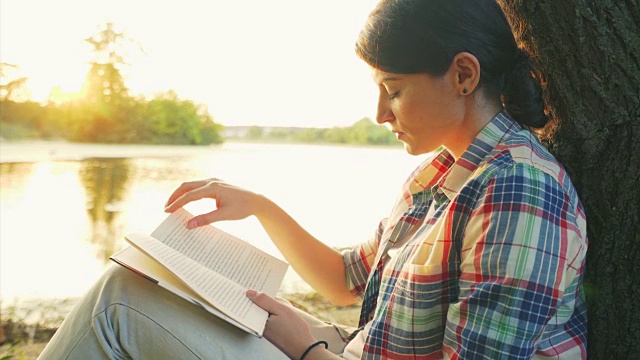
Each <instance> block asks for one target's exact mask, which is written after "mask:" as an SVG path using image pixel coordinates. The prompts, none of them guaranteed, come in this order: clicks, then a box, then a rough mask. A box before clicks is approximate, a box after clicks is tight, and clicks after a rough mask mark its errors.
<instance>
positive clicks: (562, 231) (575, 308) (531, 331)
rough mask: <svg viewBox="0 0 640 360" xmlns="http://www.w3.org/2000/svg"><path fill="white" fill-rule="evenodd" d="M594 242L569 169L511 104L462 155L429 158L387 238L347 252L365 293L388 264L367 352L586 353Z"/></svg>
mask: <svg viewBox="0 0 640 360" xmlns="http://www.w3.org/2000/svg"><path fill="white" fill-rule="evenodd" d="M407 230H412V231H407ZM403 234H407V235H406V236H407V237H408V240H407V239H403V240H405V241H407V242H406V244H405V245H404V246H402V247H401V248H400V250H399V251H398V252H397V254H396V255H394V256H393V257H392V258H389V257H388V255H387V250H388V249H389V248H390V247H393V244H394V243H395V242H396V241H398V240H400V239H402V237H403V236H404V235H403ZM586 251H587V233H586V220H585V214H584V209H583V208H582V205H581V204H580V201H579V199H578V196H577V194H576V190H575V189H574V187H573V185H572V184H571V182H570V180H569V177H568V175H567V173H566V172H565V170H564V169H563V168H562V166H561V165H560V164H559V163H558V162H557V161H556V160H555V158H554V157H553V156H552V155H550V154H549V152H548V151H547V150H546V149H545V148H544V147H543V146H542V145H541V144H540V143H539V142H538V140H537V138H536V137H535V136H534V135H533V134H532V133H531V132H529V131H528V130H525V129H523V128H521V127H520V126H519V125H518V124H517V123H516V122H514V121H513V120H512V119H510V118H509V117H508V116H507V114H506V113H504V112H503V113H500V114H498V115H497V116H496V117H495V118H494V119H493V120H492V121H491V122H490V123H489V124H487V126H485V127H484V129H483V130H482V131H481V132H480V134H478V136H477V137H476V138H475V139H474V141H473V142H472V143H471V145H470V146H469V148H468V149H467V151H466V152H465V153H464V154H463V155H462V156H461V157H460V158H459V159H458V160H457V161H454V158H453V157H452V156H451V155H450V154H449V153H448V152H447V151H446V150H444V151H442V152H440V153H438V154H436V155H434V156H433V157H432V158H430V159H428V160H427V161H426V162H424V163H423V164H422V165H420V166H419V167H418V168H417V169H416V170H415V171H414V173H413V174H412V175H411V176H410V177H409V179H408V180H407V182H406V183H405V185H404V187H403V193H402V196H400V198H399V200H398V201H397V203H396V205H395V207H394V209H393V211H392V213H391V214H390V216H389V218H388V219H385V220H383V221H382V222H381V224H380V227H379V230H378V233H377V235H376V236H375V237H374V238H373V239H371V240H370V241H369V242H366V243H363V244H360V245H357V246H356V247H355V248H354V249H352V250H350V251H347V252H345V253H344V254H343V255H344V261H345V264H346V268H347V281H348V285H349V287H350V290H351V291H352V292H353V293H354V294H356V295H358V296H362V295H363V293H364V290H365V287H366V285H367V281H368V280H369V279H370V275H371V274H372V273H373V271H372V269H375V268H376V267H377V266H378V264H379V262H380V261H385V260H386V261H387V263H386V265H385V267H384V270H383V273H382V276H381V277H380V278H381V279H380V283H379V284H380V285H379V292H378V297H377V306H375V309H374V311H373V313H372V314H370V316H369V317H368V319H371V329H370V330H369V332H368V333H367V334H365V335H366V341H365V347H364V351H363V355H362V358H363V359H379V358H391V359H416V358H419V359H441V358H451V359H476V358H486V359H502V358H509V359H530V358H534V357H535V358H537V359H579V358H586V336H587V330H586V329H587V319H586V304H585V299H584V292H583V290H582V278H583V274H584V265H585V255H586ZM373 285H374V286H375V284H373Z"/></svg>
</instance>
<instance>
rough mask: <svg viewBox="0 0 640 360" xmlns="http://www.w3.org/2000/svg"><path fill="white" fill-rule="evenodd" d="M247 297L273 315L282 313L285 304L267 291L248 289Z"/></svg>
mask: <svg viewBox="0 0 640 360" xmlns="http://www.w3.org/2000/svg"><path fill="white" fill-rule="evenodd" d="M247 297H248V298H249V299H251V301H253V302H254V303H255V304H256V305H258V306H259V307H261V308H263V309H264V310H266V311H267V312H268V313H269V314H271V315H276V316H277V315H281V314H282V309H283V307H284V305H282V303H280V302H278V301H276V300H275V299H274V298H272V297H271V296H269V295H267V294H265V293H262V292H257V291H255V290H247Z"/></svg>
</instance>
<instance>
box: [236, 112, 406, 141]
mask: <svg viewBox="0 0 640 360" xmlns="http://www.w3.org/2000/svg"><path fill="white" fill-rule="evenodd" d="M231 137H232V138H236V139H242V140H250V141H273V142H298V143H327V144H352V145H399V144H400V142H398V140H397V139H396V137H395V135H394V134H393V133H392V132H390V131H389V130H387V129H386V128H384V127H382V126H379V125H377V124H375V123H374V122H373V121H371V119H369V118H366V117H365V118H363V119H361V120H359V121H357V122H356V123H355V124H353V125H351V126H347V127H332V128H287V127H275V128H271V127H261V126H251V127H249V128H248V129H246V132H242V133H236V134H234V135H232V136H231Z"/></svg>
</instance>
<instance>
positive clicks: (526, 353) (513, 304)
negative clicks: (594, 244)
mask: <svg viewBox="0 0 640 360" xmlns="http://www.w3.org/2000/svg"><path fill="white" fill-rule="evenodd" d="M575 210H576V209H575V208H574V206H573V205H572V201H571V199H570V198H569V197H568V195H567V194H566V193H565V192H564V190H563V189H562V188H561V186H560V185H559V184H558V182H557V181H556V180H555V179H554V178H553V177H551V176H550V175H548V174H546V173H544V172H542V171H540V170H538V169H535V168H533V167H531V166H529V165H525V164H515V165H514V166H513V167H511V168H509V169H507V170H506V171H504V172H503V173H501V174H499V175H497V176H496V177H495V178H493V179H492V180H490V182H489V183H488V186H487V188H486V192H485V193H484V194H482V196H481V197H480V198H479V200H478V203H477V204H476V206H475V207H474V211H473V213H472V215H471V218H470V219H469V223H468V224H467V226H466V230H465V235H464V243H463V245H462V252H461V258H462V262H461V264H460V270H461V275H460V282H459V284H460V295H459V301H457V302H455V303H453V304H451V305H450V306H449V309H448V316H447V323H446V329H445V336H444V344H443V350H444V352H445V354H448V355H449V356H451V357H460V358H474V357H487V358H492V359H502V358H509V359H529V358H531V357H533V355H534V353H535V351H536V349H537V348H538V346H539V345H540V344H539V341H540V338H541V335H542V334H543V333H544V332H545V330H547V329H548V326H549V324H550V321H551V322H553V321H554V320H552V319H553V317H554V316H556V314H557V313H558V310H559V308H560V307H561V304H565V305H564V309H563V312H565V314H564V315H563V316H566V319H568V318H569V316H570V315H571V312H572V309H571V305H569V304H572V303H573V300H575V296H576V292H575V291H576V290H577V289H578V288H579V287H578V286H577V285H578V283H579V276H580V274H579V270H578V269H581V268H582V266H583V263H584V255H585V250H586V241H585V240H586V239H585V238H583V237H582V236H583V235H581V233H580V229H579V226H578V222H579V220H578V219H577V218H576V212H575ZM566 319H565V320H566ZM556 321H557V320H556ZM556 325H558V324H556ZM560 326H562V325H561V324H560ZM574 340H575V339H570V338H569V339H563V341H564V342H565V343H564V344H563V345H561V346H560V347H564V346H570V345H569V343H570V342H572V341H574Z"/></svg>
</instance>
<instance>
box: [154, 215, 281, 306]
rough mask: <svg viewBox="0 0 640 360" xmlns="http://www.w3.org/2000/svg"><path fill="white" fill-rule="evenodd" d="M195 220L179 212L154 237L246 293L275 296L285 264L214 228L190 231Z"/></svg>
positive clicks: (166, 221)
mask: <svg viewBox="0 0 640 360" xmlns="http://www.w3.org/2000/svg"><path fill="white" fill-rule="evenodd" d="M192 217H193V215H191V214H190V213H189V212H188V211H186V210H184V209H179V210H177V211H176V212H174V213H172V214H171V215H170V216H168V217H167V219H166V220H165V221H163V222H162V223H161V224H160V225H159V226H158V228H157V229H156V230H155V231H154V232H153V233H152V234H151V236H152V237H154V238H155V239H158V240H159V241H161V242H162V243H164V244H165V245H167V246H169V247H171V248H173V249H175V250H177V251H179V252H181V253H182V254H184V255H186V256H188V257H190V258H192V259H193V260H195V261H196V262H198V263H199V264H201V265H202V266H204V267H206V268H208V269H211V270H213V271H215V272H217V273H218V274H220V275H222V276H224V277H226V278H227V279H229V280H231V281H233V282H235V283H237V284H239V285H240V286H242V287H243V288H245V289H255V290H258V291H262V292H265V293H267V294H269V295H271V296H275V294H276V293H277V291H278V288H279V287H280V284H281V282H282V279H283V278H284V274H285V273H286V271H287V266H288V265H287V264H286V263H285V262H283V261H281V260H280V259H278V258H275V257H273V256H271V255H269V254H267V253H265V252H264V251H262V250H260V249H258V248H256V247H254V246H252V245H251V244H249V243H247V242H246V241H243V240H241V239H238V238H237V237H235V236H233V235H231V234H228V233H226V232H224V231H222V230H219V229H217V228H215V227H213V226H202V227H199V228H196V229H193V230H189V229H187V227H186V223H187V221H188V220H189V219H191V218H192Z"/></svg>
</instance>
